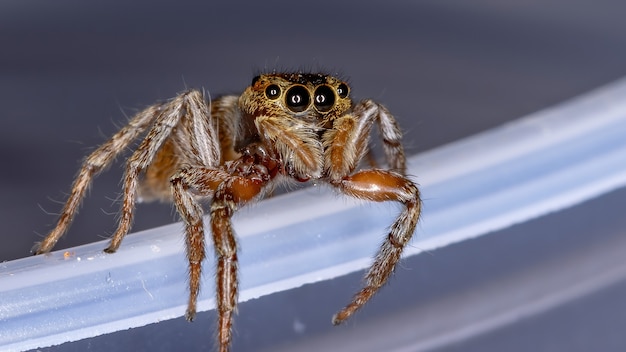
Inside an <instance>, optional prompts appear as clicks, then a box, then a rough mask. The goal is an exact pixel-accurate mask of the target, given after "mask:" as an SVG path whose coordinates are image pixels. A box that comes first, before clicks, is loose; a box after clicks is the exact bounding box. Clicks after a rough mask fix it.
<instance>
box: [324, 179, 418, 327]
mask: <svg viewBox="0 0 626 352" xmlns="http://www.w3.org/2000/svg"><path fill="white" fill-rule="evenodd" d="M333 185H334V186H336V187H337V188H338V189H339V190H341V191H342V192H343V193H345V194H348V195H350V196H353V197H355V198H359V199H366V200H371V201H376V202H384V201H397V202H400V203H402V204H403V205H404V210H403V211H402V212H401V213H400V215H399V216H398V217H397V218H396V220H395V221H394V223H393V224H392V225H391V228H390V231H389V233H388V234H387V238H386V239H385V241H384V242H383V244H382V246H381V248H380V249H379V251H378V254H377V255H376V257H375V259H374V263H373V264H372V266H371V267H370V269H369V270H368V272H367V274H366V275H365V287H363V289H361V290H360V291H359V292H358V293H357V294H356V295H355V296H354V297H353V299H352V301H351V302H350V303H349V304H348V305H347V306H346V307H345V308H343V309H342V310H341V311H339V312H338V313H337V314H335V315H334V316H333V319H332V322H333V324H335V325H338V324H341V322H343V321H344V320H346V319H348V318H349V317H350V316H351V315H352V314H353V313H354V312H356V311H357V310H358V309H359V308H361V307H362V306H363V305H364V304H365V303H367V301H369V299H370V298H372V296H373V295H374V294H375V293H376V292H377V291H378V290H379V289H380V288H381V287H382V286H383V285H384V284H385V282H387V279H388V278H389V276H390V275H391V273H392V272H393V270H394V268H395V266H396V264H397V263H398V261H399V260H400V255H401V254H402V250H403V249H404V247H405V246H406V244H407V243H408V242H409V240H410V239H411V237H412V236H413V232H414V231H415V227H416V225H417V222H418V220H419V216H420V212H421V200H420V196H419V190H418V188H417V186H416V185H415V184H414V183H413V182H411V181H410V180H408V179H406V178H405V177H403V176H401V175H399V174H397V173H394V172H392V171H386V170H364V171H360V172H357V173H355V174H354V175H351V176H346V177H344V178H343V179H342V180H341V181H340V182H337V183H334V184H333Z"/></svg>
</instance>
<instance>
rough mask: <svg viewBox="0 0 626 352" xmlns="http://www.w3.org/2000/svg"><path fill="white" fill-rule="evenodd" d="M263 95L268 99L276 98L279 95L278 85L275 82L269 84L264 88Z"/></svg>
mask: <svg viewBox="0 0 626 352" xmlns="http://www.w3.org/2000/svg"><path fill="white" fill-rule="evenodd" d="M265 96H266V97H268V98H269V99H272V100H274V99H276V98H278V97H279V96H280V87H279V86H277V85H275V84H270V85H269V86H267V88H265Z"/></svg>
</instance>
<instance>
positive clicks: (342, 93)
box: [337, 83, 349, 98]
mask: <svg viewBox="0 0 626 352" xmlns="http://www.w3.org/2000/svg"><path fill="white" fill-rule="evenodd" d="M348 91H349V89H348V86H347V85H346V84H345V83H341V84H340V85H339V87H337V95H338V96H339V98H345V97H347V96H348Z"/></svg>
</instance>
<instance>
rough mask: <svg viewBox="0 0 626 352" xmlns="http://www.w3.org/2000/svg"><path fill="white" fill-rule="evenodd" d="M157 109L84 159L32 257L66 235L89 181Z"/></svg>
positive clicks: (134, 120)
mask: <svg viewBox="0 0 626 352" xmlns="http://www.w3.org/2000/svg"><path fill="white" fill-rule="evenodd" d="M161 109H162V105H153V106H150V107H148V108H147V109H145V110H143V111H141V112H140V113H138V114H137V115H135V116H134V117H133V118H132V119H131V120H130V122H129V123H128V125H126V126H124V127H123V128H122V129H121V130H119V131H118V132H117V133H116V134H115V135H113V137H111V139H109V140H108V141H107V142H105V143H104V144H103V145H101V146H100V147H99V148H98V149H96V150H95V151H94V152H92V153H91V154H90V155H89V156H88V157H87V158H86V159H85V161H84V162H83V165H82V167H81V169H80V171H79V172H78V176H76V179H75V180H74V184H73V185H72V191H71V192H70V196H69V197H68V199H67V201H66V203H65V206H64V207H63V210H62V211H61V214H60V216H59V221H58V223H57V225H56V226H55V228H54V229H52V231H50V233H49V234H48V236H46V238H45V239H44V240H43V241H42V242H41V243H39V244H38V245H37V246H36V248H35V253H36V254H41V253H46V252H49V251H50V250H51V249H52V247H54V245H55V244H56V243H57V241H58V240H59V239H60V238H61V236H63V235H64V234H65V233H66V232H67V230H68V228H69V226H70V224H71V222H72V220H73V219H74V216H75V215H76V212H77V211H78V208H79V206H80V203H81V201H82V199H83V197H84V196H85V191H86V190H87V189H88V188H89V186H90V185H91V182H92V181H93V179H94V178H95V177H96V176H97V175H98V174H99V173H100V172H101V171H102V170H103V169H105V168H106V167H108V166H109V165H110V164H111V163H112V162H113V160H114V159H115V157H116V156H117V155H119V154H120V153H122V152H123V151H124V150H126V148H127V147H128V145H129V144H130V143H132V141H134V140H135V139H136V138H137V137H138V136H139V135H140V134H141V133H143V132H144V131H145V130H146V128H148V126H150V124H152V123H153V121H154V119H155V118H156V117H157V116H158V115H159V114H160V113H161Z"/></svg>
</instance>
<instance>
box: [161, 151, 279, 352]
mask: <svg viewBox="0 0 626 352" xmlns="http://www.w3.org/2000/svg"><path fill="white" fill-rule="evenodd" d="M278 170H279V164H278V163H277V162H275V161H274V160H273V159H270V158H267V156H266V153H264V152H263V150H262V149H260V148H259V149H257V150H256V151H253V153H250V150H247V151H245V152H244V153H243V155H242V157H241V158H239V159H237V160H235V161H233V162H228V163H226V165H224V166H223V167H221V168H219V169H211V168H203V167H190V168H183V169H182V170H180V171H179V172H178V173H177V174H176V175H175V176H174V177H173V178H172V190H173V194H174V202H175V204H176V207H177V209H178V212H179V213H180V214H181V216H182V218H183V221H184V222H185V230H186V231H185V232H186V235H187V241H186V245H187V256H188V258H189V304H188V307H187V312H186V317H187V319H188V320H190V321H191V320H193V318H194V316H195V314H196V303H197V298H198V293H199V290H200V278H201V264H202V261H203V260H204V258H205V249H204V225H203V221H202V207H201V206H200V204H199V203H198V200H197V199H196V196H206V197H212V198H213V202H212V204H211V210H210V211H211V213H210V226H211V232H212V236H213V243H214V247H215V255H216V257H217V268H216V273H215V276H216V285H215V287H216V305H217V311H218V341H219V346H220V348H219V351H220V352H226V351H228V350H229V346H230V342H231V336H232V334H231V330H232V321H233V313H234V312H235V310H236V306H237V292H238V278H237V263H238V259H237V240H236V238H235V232H234V230H233V227H232V222H231V217H232V216H233V214H234V213H235V211H236V210H237V209H238V208H239V207H241V206H243V205H245V204H246V203H248V202H249V201H251V200H253V199H254V198H256V197H258V196H259V195H260V194H262V192H263V191H264V189H265V187H266V186H267V184H268V182H269V181H270V180H271V179H272V178H273V177H274V176H275V175H276V174H277V172H278Z"/></svg>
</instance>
